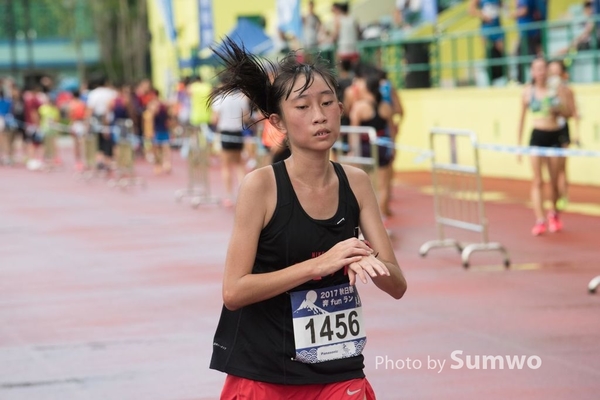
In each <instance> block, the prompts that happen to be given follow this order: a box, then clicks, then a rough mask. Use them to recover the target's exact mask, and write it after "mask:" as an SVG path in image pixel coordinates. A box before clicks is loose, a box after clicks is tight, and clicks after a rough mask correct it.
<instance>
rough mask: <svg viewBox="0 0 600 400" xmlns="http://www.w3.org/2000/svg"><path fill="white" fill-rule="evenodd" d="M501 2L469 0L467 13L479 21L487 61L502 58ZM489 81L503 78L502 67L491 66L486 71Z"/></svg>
mask: <svg viewBox="0 0 600 400" xmlns="http://www.w3.org/2000/svg"><path fill="white" fill-rule="evenodd" d="M501 7H502V1H501V0H471V1H470V4H469V12H470V13H471V15H473V16H474V17H477V18H479V19H480V20H481V35H482V36H483V46H484V49H485V52H486V57H487V59H488V60H497V59H499V58H502V57H504V32H503V31H501V30H500V28H501V26H502V25H501V23H500V10H501ZM488 75H489V77H490V81H491V82H493V81H494V80H496V79H498V78H501V77H503V76H504V75H505V74H504V67H503V66H502V65H492V66H491V67H490V68H489V70H488Z"/></svg>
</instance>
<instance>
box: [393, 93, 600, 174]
mask: <svg viewBox="0 0 600 400" xmlns="http://www.w3.org/2000/svg"><path fill="white" fill-rule="evenodd" d="M573 90H574V91H575V95H576V98H577V104H578V106H579V110H580V113H581V114H582V116H583V118H582V121H581V135H580V137H581V141H582V143H583V145H584V148H585V149H589V150H595V151H600V113H598V112H597V105H598V104H600V85H597V84H596V85H574V86H573ZM521 91H522V88H520V87H508V88H493V89H478V88H460V89H423V90H406V91H402V92H400V97H401V99H402V102H403V105H404V107H405V109H406V118H405V121H404V122H403V124H402V127H401V135H400V138H399V139H398V140H399V144H401V145H405V146H411V147H417V148H421V149H428V148H429V142H428V137H429V136H428V135H429V130H430V128H432V127H443V128H455V129H469V130H473V131H475V132H476V133H477V135H478V138H479V142H480V143H486V144H503V145H515V144H516V142H517V125H518V118H519V113H520V103H519V101H520V96H521ZM530 131H531V126H530V119H529V118H527V119H526V127H525V130H524V133H523V144H527V143H528V141H529V133H530ZM571 131H573V122H571ZM398 154H399V158H398V159H397V160H396V163H395V165H394V167H395V169H396V170H397V171H403V170H429V167H430V165H429V163H428V162H427V161H425V162H417V163H416V162H415V156H416V155H415V154H414V153H409V152H402V151H400V152H399V153H398ZM480 162H481V171H482V174H483V175H487V176H496V177H508V178H517V179H530V178H531V169H530V167H529V163H528V161H527V158H524V159H523V161H522V163H521V164H519V163H517V157H516V156H515V155H513V154H508V153H500V152H491V151H482V152H481V154H480ZM598 171H600V158H589V157H572V158H570V159H569V169H568V174H569V177H570V180H571V182H573V183H579V184H591V185H595V186H600V173H599V172H598Z"/></svg>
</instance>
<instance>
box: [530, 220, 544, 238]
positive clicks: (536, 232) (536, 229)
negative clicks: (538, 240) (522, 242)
mask: <svg viewBox="0 0 600 400" xmlns="http://www.w3.org/2000/svg"><path fill="white" fill-rule="evenodd" d="M544 232H546V223H545V222H537V223H536V224H535V225H534V226H533V228H531V234H532V235H533V236H540V235H541V234H542V233H544Z"/></svg>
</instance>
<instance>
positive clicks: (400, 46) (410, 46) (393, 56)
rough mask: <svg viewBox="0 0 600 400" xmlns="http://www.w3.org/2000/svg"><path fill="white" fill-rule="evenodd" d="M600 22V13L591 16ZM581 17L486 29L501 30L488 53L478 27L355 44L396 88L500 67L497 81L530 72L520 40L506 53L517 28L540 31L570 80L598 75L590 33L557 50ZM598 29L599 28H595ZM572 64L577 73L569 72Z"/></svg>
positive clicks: (454, 82)
mask: <svg viewBox="0 0 600 400" xmlns="http://www.w3.org/2000/svg"><path fill="white" fill-rule="evenodd" d="M594 21H595V23H597V24H599V25H600V16H597V17H596V18H595V19H594ZM577 22H579V23H581V22H582V21H553V22H536V23H531V24H528V25H526V26H516V25H513V26H508V27H502V28H498V29H495V30H491V29H490V30H488V31H486V32H487V34H495V33H503V34H504V49H505V51H504V55H501V56H499V57H497V58H491V57H487V56H486V54H489V48H488V49H485V48H484V40H483V36H482V32H481V30H480V29H476V30H470V31H462V32H449V33H436V34H434V35H429V36H422V37H418V38H410V37H407V38H400V39H386V40H379V41H363V42H361V43H360V44H359V51H360V54H361V60H362V61H366V62H370V63H373V64H375V65H378V66H380V67H381V68H383V69H384V70H385V71H387V72H388V76H389V77H390V79H391V80H392V81H393V82H394V83H395V84H396V86H397V87H399V88H415V87H439V86H474V85H480V86H481V85H490V84H492V82H491V81H490V79H489V74H490V70H491V68H493V67H498V68H502V70H503V74H502V75H504V78H503V79H500V80H499V81H497V82H495V83H496V84H503V83H507V82H509V81H511V80H516V78H517V75H518V69H519V68H521V69H522V77H527V76H528V74H529V64H530V63H531V61H533V59H534V58H535V55H532V52H530V51H529V49H527V46H524V48H523V49H522V53H521V54H510V49H512V48H514V47H515V45H516V42H517V40H518V37H519V35H520V34H522V35H525V34H526V32H528V31H532V30H540V31H541V47H542V51H543V54H545V55H546V58H548V59H555V58H557V59H563V60H564V61H565V63H566V64H567V67H568V68H569V69H571V77H572V80H573V81H574V82H599V81H600V68H599V66H600V43H598V37H597V35H595V34H593V33H592V35H591V46H590V47H591V49H590V50H585V51H579V52H573V51H570V52H568V53H566V54H564V55H562V56H561V55H559V54H557V52H558V50H559V49H560V47H567V46H569V45H570V44H571V43H572V42H573V41H574V40H575V38H576V37H577V35H578V33H579V32H578V31H580V30H581V27H579V28H578V27H577V26H576V24H577ZM597 29H600V28H597ZM334 54H335V48H334V47H331V46H330V47H324V48H321V55H322V56H323V57H325V58H328V59H330V60H331V61H334ZM573 70H577V71H578V74H573Z"/></svg>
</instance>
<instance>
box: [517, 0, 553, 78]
mask: <svg viewBox="0 0 600 400" xmlns="http://www.w3.org/2000/svg"><path fill="white" fill-rule="evenodd" d="M515 2H516V6H515V11H514V12H513V13H512V16H513V18H514V19H516V21H517V27H518V29H519V44H518V46H517V55H518V56H519V57H527V56H530V58H531V59H533V58H535V57H540V56H541V55H542V32H541V29H540V28H535V29H531V28H530V27H529V25H530V24H532V23H534V22H540V21H541V20H540V19H539V18H542V17H544V18H545V13H544V12H543V11H541V10H540V7H539V6H538V4H537V0H515ZM530 62H531V61H530V60H529V59H522V60H520V61H519V68H518V69H517V79H518V80H519V82H521V83H525V71H526V69H527V66H528V65H529V63H530Z"/></svg>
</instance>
